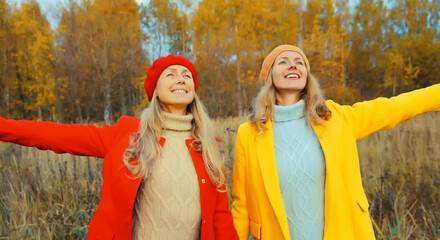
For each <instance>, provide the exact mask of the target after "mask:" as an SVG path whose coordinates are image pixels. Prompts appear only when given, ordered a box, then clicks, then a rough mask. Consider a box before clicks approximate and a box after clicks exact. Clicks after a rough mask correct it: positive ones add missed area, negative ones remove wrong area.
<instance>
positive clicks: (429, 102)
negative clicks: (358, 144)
mask: <svg viewBox="0 0 440 240" xmlns="http://www.w3.org/2000/svg"><path fill="white" fill-rule="evenodd" d="M331 104H334V103H332V102H330V105H331ZM341 110H342V111H343V114H344V116H345V117H346V120H347V122H348V124H350V125H351V126H352V129H353V131H354V134H355V136H356V139H361V138H363V137H366V136H368V135H369V134H371V133H374V132H377V131H380V130H383V129H391V128H393V127H395V126H396V125H397V124H399V123H401V122H404V121H407V120H409V119H411V118H413V117H414V116H416V115H418V114H421V113H425V112H429V111H438V110H440V84H436V85H433V86H430V87H427V88H423V89H418V90H415V91H412V92H408V93H403V94H400V95H398V96H396V97H392V98H389V99H388V98H377V99H375V100H371V101H365V102H359V103H356V104H354V105H353V106H342V107H341Z"/></svg>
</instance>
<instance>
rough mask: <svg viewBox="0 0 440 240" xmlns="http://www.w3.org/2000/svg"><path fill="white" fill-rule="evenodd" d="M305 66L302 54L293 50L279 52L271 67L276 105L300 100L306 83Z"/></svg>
mask: <svg viewBox="0 0 440 240" xmlns="http://www.w3.org/2000/svg"><path fill="white" fill-rule="evenodd" d="M307 74H308V73H307V68H306V65H305V62H304V59H303V58H302V56H301V55H300V54H299V53H297V52H293V51H285V52H282V53H280V55H278V57H277V58H276V59H275V62H274V64H273V67H272V79H273V84H274V86H275V88H276V99H277V104H278V105H285V106H287V105H292V104H294V103H296V102H298V101H299V100H300V93H301V91H302V90H303V89H304V87H305V86H306V83H307Z"/></svg>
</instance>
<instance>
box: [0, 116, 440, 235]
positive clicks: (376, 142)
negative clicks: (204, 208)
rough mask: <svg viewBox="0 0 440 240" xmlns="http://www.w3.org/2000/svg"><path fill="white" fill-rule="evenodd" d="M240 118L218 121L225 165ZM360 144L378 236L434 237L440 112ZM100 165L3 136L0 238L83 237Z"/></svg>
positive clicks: (439, 224)
mask: <svg viewBox="0 0 440 240" xmlns="http://www.w3.org/2000/svg"><path fill="white" fill-rule="evenodd" d="M245 120H246V119H245V118H226V119H218V120H217V124H218V126H219V129H220V130H221V132H222V134H223V140H224V143H223V145H224V147H225V148H226V149H227V151H228V154H229V157H230V161H229V162H228V164H227V167H228V170H229V171H230V172H232V162H233V147H234V141H235V136H236V129H237V128H238V126H239V124H240V123H242V122H244V121H245ZM358 147H359V155H360V161H361V171H362V175H363V184H364V190H365V192H366V194H367V196H368V199H369V202H370V213H371V216H372V219H373V225H374V229H375V232H376V237H377V238H378V239H439V238H440V200H439V199H440V187H439V186H440V113H429V114H425V115H423V116H418V117H416V118H415V119H413V120H411V121H409V122H406V123H403V124H401V125H400V126H398V127H397V128H395V129H393V130H386V131H382V132H379V133H375V134H373V135H371V136H369V137H367V138H365V139H362V140H361V141H359V142H358ZM101 167H102V160H101V159H95V158H87V157H75V156H71V155H67V154H63V155H56V154H54V153H52V152H50V151H39V150H36V149H34V148H25V147H20V146H17V145H14V144H6V143H0V169H1V170H0V209H1V212H0V218H1V219H0V239H84V238H85V236H86V234H87V231H88V223H89V222H90V220H91V217H92V215H93V213H94V211H95V209H96V207H97V204H98V202H99V195H100V186H101V183H102V177H101ZM228 183H229V184H231V182H230V179H229V182H228Z"/></svg>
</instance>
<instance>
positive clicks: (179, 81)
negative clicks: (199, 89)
mask: <svg viewBox="0 0 440 240" xmlns="http://www.w3.org/2000/svg"><path fill="white" fill-rule="evenodd" d="M176 83H177V84H185V79H183V77H182V76H180V77H178V78H177V82H176Z"/></svg>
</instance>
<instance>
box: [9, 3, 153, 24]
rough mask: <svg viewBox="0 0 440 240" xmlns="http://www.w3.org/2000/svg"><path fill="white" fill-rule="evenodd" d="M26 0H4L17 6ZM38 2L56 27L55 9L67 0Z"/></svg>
mask: <svg viewBox="0 0 440 240" xmlns="http://www.w3.org/2000/svg"><path fill="white" fill-rule="evenodd" d="M24 1H26V0H6V2H7V3H9V4H13V3H15V4H17V6H20V4H21V3H22V2H24ZM36 1H37V2H38V4H40V7H41V11H42V13H43V14H44V15H46V17H47V20H48V21H49V23H50V25H51V28H53V29H54V28H56V26H57V25H58V19H59V18H58V16H56V15H57V11H55V10H56V9H58V8H59V6H60V4H61V6H63V5H65V6H66V5H67V2H68V0H36ZM135 1H136V2H137V3H138V4H140V3H147V2H149V0H135Z"/></svg>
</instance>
